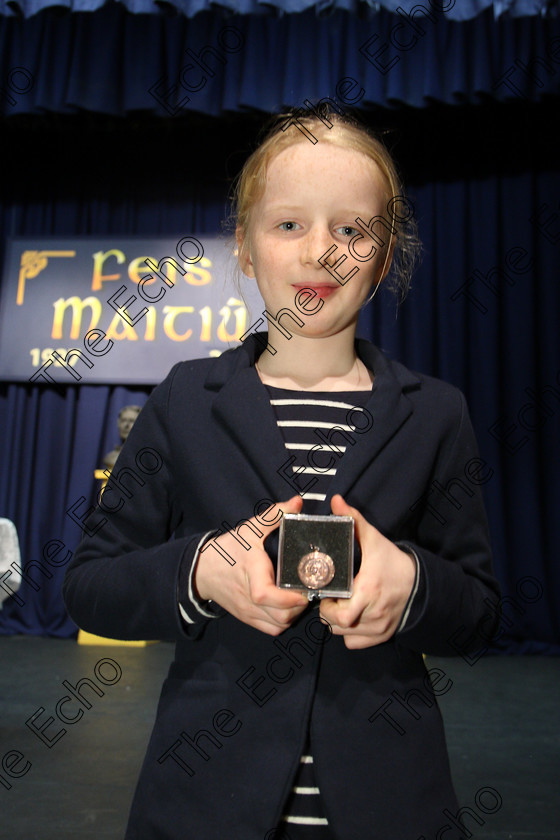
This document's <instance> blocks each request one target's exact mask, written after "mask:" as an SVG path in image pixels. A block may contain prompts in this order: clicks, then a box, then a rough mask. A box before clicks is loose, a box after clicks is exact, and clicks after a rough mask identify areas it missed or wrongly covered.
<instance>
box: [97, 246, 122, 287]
mask: <svg viewBox="0 0 560 840" xmlns="http://www.w3.org/2000/svg"><path fill="white" fill-rule="evenodd" d="M92 256H93V277H92V281H91V290H92V292H100V291H101V289H102V288H103V282H104V281H105V280H120V276H121V275H120V273H119V274H103V273H102V272H103V268H104V265H105V261H106V260H108V259H109V257H116V258H117V263H118V264H119V265H122V264H123V263H124V260H125V256H124V254H123V252H122V251H120V250H119V249H118V248H112V249H111V250H110V251H96V252H95V254H92Z"/></svg>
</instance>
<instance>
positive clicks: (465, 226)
mask: <svg viewBox="0 0 560 840" xmlns="http://www.w3.org/2000/svg"><path fill="white" fill-rule="evenodd" d="M396 20H397V18H396V17H395V16H394V15H390V14H389V13H387V12H384V11H383V10H382V11H381V12H379V14H376V13H375V12H374V10H373V9H369V8H362V7H360V9H359V10H358V11H357V12H355V13H354V14H352V15H350V14H348V13H347V12H345V11H341V10H338V11H334V12H333V13H332V14H330V15H328V16H326V17H320V18H318V17H317V15H316V12H315V11H314V10H309V11H307V12H303V13H302V14H299V15H286V16H284V17H281V18H279V19H276V18H274V17H272V16H266V15H258V16H257V15H249V16H244V17H240V16H238V15H234V16H230V15H227V14H226V13H224V12H223V11H215V12H212V13H210V12H203V13H201V14H200V15H197V16H196V17H194V18H192V19H187V18H186V17H176V18H169V17H166V16H164V15H159V16H147V15H131V14H128V13H127V12H126V11H125V10H124V9H123V8H122V7H121V6H119V5H117V4H113V5H111V6H105V7H103V8H101V9H100V10H99V11H96V12H91V13H89V14H66V13H63V14H59V13H57V12H54V11H53V10H50V11H48V10H47V11H42V12H40V13H38V14H35V15H34V16H33V17H31V18H30V19H28V20H23V19H20V18H16V17H11V18H0V49H1V53H0V67H1V68H2V71H1V72H0V78H1V79H3V80H4V88H3V89H2V90H3V92H4V94H6V95H5V96H4V97H2V104H3V106H4V116H3V118H2V119H1V131H2V135H3V138H4V140H5V143H4V145H5V150H4V152H3V162H4V167H3V172H4V174H3V179H2V187H1V195H2V200H1V204H0V247H1V249H2V254H1V255H0V256H1V257H3V253H4V247H5V237H6V236H7V235H41V236H44V235H49V234H53V235H71V234H77V235H83V234H136V235H153V234H164V235H166V236H168V235H174V234H177V237H178V238H179V237H180V236H183V235H185V234H187V233H192V234H194V235H196V234H199V233H200V234H203V233H216V232H219V231H220V230H221V221H222V220H223V219H224V217H225V216H226V214H227V193H228V189H229V187H230V183H231V178H232V177H233V175H235V173H236V172H237V170H238V169H239V167H240V166H241V164H242V162H243V160H244V158H245V157H246V156H247V154H248V153H249V152H250V150H251V148H252V145H253V143H254V140H255V137H256V134H257V130H258V128H259V127H260V125H261V124H262V122H263V119H264V116H265V113H264V112H267V111H270V110H275V109H277V108H279V107H282V106H285V105H300V104H303V101H304V99H310V100H311V101H317V100H318V99H319V98H321V97H325V96H333V95H334V93H335V91H336V85H337V82H338V81H339V80H340V79H341V78H344V77H347V76H352V77H353V78H354V79H355V80H356V81H357V82H359V85H360V87H363V89H364V96H363V97H362V99H361V101H360V102H359V113H360V116H361V118H362V119H363V120H364V121H365V122H367V123H368V124H370V125H372V126H374V127H376V128H377V129H378V130H380V131H382V132H383V134H384V136H385V138H386V140H387V142H388V144H389V146H390V147H391V148H392V149H393V152H394V154H395V156H396V157H397V159H398V161H399V163H400V166H401V169H402V171H403V174H404V176H405V181H406V183H407V185H408V188H409V193H410V195H411V198H412V200H413V202H414V204H415V208H416V214H417V217H418V221H419V225H420V234H421V238H422V239H423V242H424V246H425V250H424V258H423V262H422V264H421V266H420V268H419V270H418V271H417V273H416V275H415V279H414V283H413V288H412V291H411V293H410V295H409V297H408V298H407V300H406V301H405V303H404V304H403V305H402V306H401V307H400V309H399V310H398V316H397V308H396V305H395V302H394V299H393V298H392V297H391V295H389V294H388V293H386V292H382V293H380V294H379V295H378V296H377V297H376V299H375V301H374V304H373V305H372V307H370V308H369V309H368V310H366V312H365V313H363V316H362V320H361V333H362V335H364V336H366V337H368V338H371V339H373V340H374V341H375V342H376V343H377V344H378V345H379V346H380V347H381V348H382V349H383V350H384V351H385V352H387V353H388V354H389V355H392V356H395V357H397V358H399V359H400V360H402V361H403V362H404V363H405V364H407V365H408V366H409V367H412V368H413V369H417V370H422V371H424V372H426V373H429V374H432V375H435V376H439V377H441V378H443V379H446V380H448V381H451V382H453V383H455V384H457V385H458V386H459V387H461V388H462V389H463V390H464V391H465V393H466V395H467V399H468V402H469V405H470V408H471V415H472V418H473V423H474V425H475V429H476V432H477V436H478V440H479V446H480V450H481V457H482V458H483V459H484V460H485V462H486V464H487V467H486V474H487V475H488V476H490V477H489V479H488V481H487V483H486V484H485V485H484V494H485V498H486V503H487V509H488V513H489V518H490V524H491V530H492V540H493V546H494V551H495V564H496V571H497V574H498V577H499V579H500V581H501V583H502V586H503V590H504V594H507V595H510V596H511V597H513V598H515V599H516V604H517V606H518V608H519V609H520V610H522V613H521V612H520V611H518V612H515V613H514V615H513V616H512V626H511V627H509V628H508V629H507V632H506V633H505V635H504V637H503V638H502V639H501V640H500V642H499V643H497V644H496V645H495V648H496V649H499V650H503V651H507V652H512V651H516V652H519V651H521V652H546V653H559V652H560V627H559V623H560V622H559V616H558V603H559V596H560V571H559V566H558V563H557V562H556V546H557V544H558V533H557V527H556V520H557V514H556V511H557V510H558V509H559V503H560V489H559V484H558V480H557V464H558V461H559V459H558V455H559V452H558V448H559V447H558V440H559V438H560V435H559V431H560V429H559V422H558V417H559V414H560V412H559V405H560V364H559V359H560V355H559V352H558V350H559V346H558V345H559V330H558V320H559V318H558V316H559V314H560V307H559V302H560V300H559V298H560V292H559V286H558V282H557V279H558V268H557V266H558V257H559V248H560V213H559V212H558V211H559V210H560V204H559V197H560V189H559V188H560V175H559V171H558V170H559V166H558V154H557V141H556V140H555V138H554V136H553V131H552V125H553V122H554V118H555V116H556V115H557V111H558V98H557V97H558V80H559V79H560V64H559V63H558V61H556V62H555V61H554V60H553V58H551V55H553V54H554V48H555V46H556V41H555V39H558V38H560V31H559V27H558V22H557V21H556V20H554V19H544V18H542V17H531V18H526V19H525V18H523V19H516V20H510V19H504V20H499V21H498V22H496V21H495V20H494V16H493V12H492V10H488V11H486V12H485V13H483V14H482V15H480V16H478V17H476V18H474V19H472V20H469V21H467V22H466V23H457V22H449V21H447V20H443V19H442V20H438V21H437V24H434V25H432V28H431V29H430V30H429V29H428V24H426V26H425V29H426V34H425V36H423V37H422V38H421V39H419V40H418V43H417V44H416V45H415V47H414V49H410V50H409V51H408V52H406V53H400V54H399V53H397V52H395V51H394V50H393V51H392V52H388V53H386V55H387V56H390V55H393V56H398V57H399V58H400V59H401V60H400V61H399V62H398V63H397V64H395V65H394V67H393V68H392V69H391V71H390V72H389V73H387V74H386V75H385V76H383V75H382V74H381V73H380V72H379V71H378V70H376V69H375V67H374V66H373V65H372V64H371V63H370V62H369V61H368V60H367V59H366V58H364V56H362V55H361V54H360V53H359V46H360V45H361V44H363V43H364V41H365V40H366V39H367V38H370V37H371V36H372V35H373V34H376V33H377V34H378V35H379V41H378V42H377V43H379V44H381V43H383V42H388V39H389V38H390V32H391V28H392V26H394V25H395V21H396ZM225 26H235V27H236V28H238V29H239V30H240V31H241V32H242V33H243V38H244V39H245V40H244V46H243V49H242V50H241V51H240V52H238V53H236V54H231V55H228V56H227V63H226V64H225V65H219V64H218V65H217V70H216V76H215V77H212V78H209V79H208V83H207V85H206V87H205V88H204V90H201V91H200V92H198V93H196V94H192V98H191V102H189V103H188V104H187V107H184V108H180V109H178V110H177V111H176V113H175V116H173V117H171V116H170V115H169V113H168V112H166V109H165V108H162V107H160V106H159V104H158V103H157V102H156V101H155V99H154V97H153V96H152V95H151V94H150V93H149V92H148V88H149V87H150V85H152V84H153V83H154V82H155V81H157V80H158V79H160V78H162V77H163V76H164V75H165V73H166V72H167V82H169V83H170V84H171V83H172V82H173V80H174V79H175V80H176V79H177V78H178V73H179V71H180V68H181V66H182V64H183V63H184V50H185V48H186V47H190V48H191V49H193V50H196V51H197V54H199V53H200V50H201V49H202V47H203V46H204V45H209V44H212V45H214V44H216V43H218V41H217V38H218V34H219V32H220V31H221V30H222V29H223V27H225ZM559 43H560V41H559ZM541 59H542V60H541ZM516 61H521V62H522V63H523V67H525V68H526V69H525V70H523V69H521V70H520V69H519V65H517V64H515V62H516ZM16 67H19V68H23V69H24V70H25V71H26V72H27V73H29V74H31V78H32V82H33V84H32V86H31V88H30V89H29V90H28V91H25V83H24V82H25V78H27V77H26V76H25V74H23V75H22V74H21V73H20V75H12V76H11V77H10V76H9V73H10V72H11V71H12V70H13V68H16ZM511 67H514V68H517V76H515V77H514V76H513V75H512V76H510V78H511V79H512V80H514V81H515V85H516V87H515V89H514V90H510V89H508V88H507V87H504V85H501V86H500V85H498V86H497V81H498V80H499V79H500V78H501V77H502V76H503V75H504V74H506V73H507V72H508V69H510V68H511ZM527 68H529V69H528V70H527ZM10 79H11V82H12V86H11V87H9V86H7V85H8V81H10ZM6 80H8V81H6ZM14 88H16V89H14ZM179 93H180V92H179ZM183 94H184V92H183ZM9 98H12V99H14V100H15V104H12V103H11V102H10V101H9ZM175 104H176V103H175ZM414 106H416V107H414ZM467 282H470V283H471V285H470V286H468V287H467V286H465V284H466V283H467ZM113 363H114V364H118V363H119V362H118V348H117V349H116V350H115V358H114V360H113ZM148 391H149V389H137V388H135V389H131V388H124V387H109V386H107V387H104V386H81V387H70V386H69V387H68V388H67V389H66V390H65V392H64V394H63V395H61V394H59V393H55V392H54V391H52V390H51V389H49V388H48V387H41V386H31V385H22V384H15V383H3V384H1V385H0V426H1V429H2V435H1V436H0V452H1V458H2V460H1V463H2V473H1V480H0V515H1V516H7V517H8V518H10V519H12V520H13V521H14V522H15V523H16V526H17V528H18V533H19V538H20V543H21V549H22V558H23V562H24V563H25V564H27V565H28V564H30V563H34V562H35V563H37V562H40V563H42V564H43V568H42V569H41V568H37V567H36V568H35V569H34V571H31V573H30V574H31V576H32V578H33V580H35V581H37V583H36V584H35V587H38V588H34V586H33V585H32V584H30V583H28V582H26V581H24V582H23V583H22V586H21V589H20V590H19V592H18V599H19V602H18V600H17V599H16V598H10V599H9V600H8V601H6V602H5V603H4V607H3V608H2V609H0V633H2V634H13V633H34V634H40V635H51V636H60V637H65V636H70V635H73V634H74V633H75V632H76V628H75V626H74V624H73V623H72V622H71V621H70V619H69V618H68V616H67V615H66V612H65V609H64V606H63V604H62V600H61V597H60V586H61V581H62V577H63V575H64V570H65V564H63V565H60V566H59V567H58V568H56V567H54V566H53V565H49V564H48V563H46V558H45V556H44V553H43V552H45V551H46V552H47V554H49V553H50V552H52V551H54V550H55V549H56V548H61V551H60V554H58V555H57V557H56V558H55V560H56V561H58V562H61V563H63V562H64V558H65V557H66V552H67V551H68V550H70V551H72V550H74V549H75V547H76V545H77V542H78V540H79V537H80V532H79V528H78V526H77V525H76V524H75V523H74V522H72V521H71V519H70V518H69V517H68V516H67V515H66V514H65V511H66V509H67V508H68V507H69V506H70V505H72V504H73V503H74V502H76V501H77V500H78V499H80V498H81V497H84V498H85V500H86V501H85V503H84V508H85V505H86V504H92V503H93V501H94V498H95V482H94V480H93V470H94V469H96V468H98V467H99V466H100V465H101V457H102V455H103V453H104V452H107V451H108V450H109V449H111V448H112V447H113V446H114V445H115V443H116V442H117V435H116V425H115V423H116V415H117V413H118V411H119V409H120V408H121V407H122V406H123V405H126V404H129V403H136V404H142V403H143V402H144V401H145V400H146V398H147V395H148ZM531 404H533V407H531ZM458 478H461V477H459V476H458ZM463 478H464V477H463ZM54 540H58V541H60V542H59V543H58V544H54V543H52V542H51V541H54ZM62 546H64V548H62ZM50 556H51V557H52V556H53V555H52V554H51V555H50ZM45 570H46V572H47V573H48V574H52V577H47V576H46V574H45ZM527 576H531V577H533V578H537V579H538V580H539V581H540V582H541V584H542V586H543V595H542V597H541V598H539V600H538V602H537V603H534V604H532V605H531V604H529V603H528V602H527V600H526V599H523V597H522V596H523V593H527V592H528V590H526V589H523V583H522V582H523V579H524V578H526V577H527ZM8 582H9V580H8ZM531 594H532V592H531V593H529V595H531ZM20 602H23V604H22V603H20ZM507 614H508V616H510V615H511V611H509V612H508V613H507ZM514 617H515V621H514V622H513V618H514Z"/></svg>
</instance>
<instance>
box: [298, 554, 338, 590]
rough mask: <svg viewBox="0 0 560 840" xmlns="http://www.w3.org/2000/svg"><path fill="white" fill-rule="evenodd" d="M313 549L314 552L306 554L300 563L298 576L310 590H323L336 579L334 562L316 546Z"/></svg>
mask: <svg viewBox="0 0 560 840" xmlns="http://www.w3.org/2000/svg"><path fill="white" fill-rule="evenodd" d="M311 548H312V551H310V552H309V554H304V556H303V557H302V558H301V560H300V561H299V563H298V576H299V579H300V580H301V582H302V583H303V585H304V586H307V587H308V589H322V588H323V586H327V584H329V583H330V582H331V580H332V579H333V577H334V571H335V570H334V561H333V559H332V557H330V556H329V555H328V554H325V553H324V552H323V551H320V550H319V549H318V548H316V547H315V546H311Z"/></svg>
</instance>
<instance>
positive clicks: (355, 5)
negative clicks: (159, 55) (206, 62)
mask: <svg viewBox="0 0 560 840" xmlns="http://www.w3.org/2000/svg"><path fill="white" fill-rule="evenodd" d="M108 2H109V0H2V1H1V2H0V14H2V15H21V16H23V17H26V18H28V17H32V16H33V15H36V14H37V13H38V12H40V11H41V10H42V9H48V8H53V7H56V8H57V9H58V10H64V11H67V12H95V11H97V9H100V8H101V7H102V6H104V5H106V4H107V3H108ZM117 2H119V3H121V4H122V6H123V7H124V8H125V9H126V10H127V11H128V12H131V13H133V14H151V15H153V14H158V13H162V14H166V13H168V12H169V11H172V12H179V13H180V14H183V15H185V16H186V17H194V16H195V15H197V14H198V13H199V12H201V11H209V10H211V9H212V8H213V7H215V6H219V7H222V8H223V9H227V10H228V12H235V13H237V14H242V15H248V14H251V15H254V14H293V13H301V12H305V11H307V10H308V9H314V10H315V11H316V12H317V13H319V14H324V13H325V12H329V11H331V10H334V9H344V10H345V11H349V12H352V13H354V14H355V13H356V12H358V11H359V10H360V9H361V7H363V6H368V7H370V8H371V9H373V10H374V11H378V10H379V9H387V10H388V11H390V12H396V11H397V9H404V10H405V11H406V12H408V11H410V10H411V9H412V8H413V7H414V6H418V5H421V4H418V3H417V2H416V0H377V2H370V0H319V2H317V0H229V2H228V0H117ZM424 7H425V8H427V9H432V8H433V9H437V10H438V11H439V14H443V15H445V16H446V17H447V18H448V19H449V20H469V19H470V18H473V17H476V16H477V15H479V14H480V13H481V12H482V11H484V10H486V9H490V10H491V11H492V14H493V15H494V17H495V19H496V20H497V19H499V18H501V17H531V16H535V15H540V16H543V17H544V16H546V15H551V14H554V13H556V12H557V4H556V3H555V2H554V0H458V2H457V0H432V2H431V3H430V0H425V3H424Z"/></svg>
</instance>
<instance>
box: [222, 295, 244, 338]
mask: <svg viewBox="0 0 560 840" xmlns="http://www.w3.org/2000/svg"><path fill="white" fill-rule="evenodd" d="M232 306H236V307H237V309H235V310H234V312H233V315H234V317H235V330H234V331H233V332H232V333H228V331H227V323H228V321H229V319H230V317H231V314H232V310H231V307H232ZM220 315H221V316H222V321H221V323H220V325H219V326H218V338H219V339H220V341H223V342H226V343H227V342H228V341H239V339H240V338H241V336H242V335H243V333H244V332H245V324H246V323H247V310H246V308H245V304H244V303H243V301H241V300H237V298H233V297H231V298H229V300H228V302H227V303H226V305H225V306H222V308H221V309H220Z"/></svg>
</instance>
